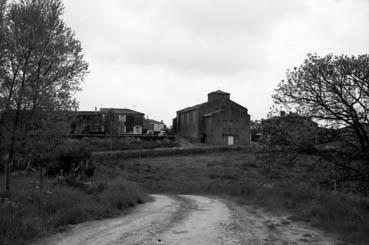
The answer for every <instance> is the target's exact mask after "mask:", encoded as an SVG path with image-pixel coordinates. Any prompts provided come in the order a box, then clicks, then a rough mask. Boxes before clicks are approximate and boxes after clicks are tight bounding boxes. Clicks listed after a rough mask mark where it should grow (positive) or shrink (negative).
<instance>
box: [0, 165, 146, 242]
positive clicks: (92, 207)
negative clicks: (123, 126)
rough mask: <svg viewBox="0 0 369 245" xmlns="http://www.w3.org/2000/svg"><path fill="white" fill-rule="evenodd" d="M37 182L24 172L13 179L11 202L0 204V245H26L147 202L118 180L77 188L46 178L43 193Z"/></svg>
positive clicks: (99, 179)
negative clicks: (73, 225) (36, 239)
mask: <svg viewBox="0 0 369 245" xmlns="http://www.w3.org/2000/svg"><path fill="white" fill-rule="evenodd" d="M38 178H39V176H38V174H35V173H26V172H18V173H17V174H16V175H14V176H12V182H11V183H12V193H11V196H10V198H1V200H0V213H1V219H0V244H29V242H30V241H31V240H33V239H35V238H37V237H40V236H45V235H48V234H50V233H53V232H56V231H60V229H64V228H65V227H66V226H67V225H72V224H77V223H81V222H84V221H87V220H92V219H101V218H106V217H112V216H114V215H118V214H121V213H122V212H124V211H125V210H127V209H129V208H130V207H133V206H135V205H136V204H139V203H143V202H146V201H148V200H149V196H148V195H147V194H146V193H145V192H143V191H142V189H141V188H140V187H139V186H138V185H137V184H135V183H133V182H129V181H126V180H124V179H122V178H121V177H118V176H117V177H116V178H114V179H107V178H106V179H104V178H103V177H102V176H99V177H95V178H92V179H89V180H88V181H86V182H84V183H80V184H78V185H76V186H72V185H70V184H67V183H65V182H62V181H60V180H58V179H57V178H50V177H48V178H45V180H44V187H43V190H42V191H40V187H39V180H38ZM0 181H1V182H3V181H4V177H3V176H0Z"/></svg>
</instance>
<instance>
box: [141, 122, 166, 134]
mask: <svg viewBox="0 0 369 245" xmlns="http://www.w3.org/2000/svg"><path fill="white" fill-rule="evenodd" d="M165 128H166V127H165V124H164V122H163V121H161V122H159V121H156V120H153V119H149V118H147V119H145V120H144V126H143V131H144V132H152V133H154V134H155V133H159V132H160V131H163V130H165Z"/></svg>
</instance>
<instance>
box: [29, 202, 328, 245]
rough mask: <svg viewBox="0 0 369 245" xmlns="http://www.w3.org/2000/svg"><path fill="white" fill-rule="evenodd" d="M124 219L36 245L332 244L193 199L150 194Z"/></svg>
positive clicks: (257, 215) (280, 222) (258, 213)
mask: <svg viewBox="0 0 369 245" xmlns="http://www.w3.org/2000/svg"><path fill="white" fill-rule="evenodd" d="M153 197H154V199H155V201H153V202H150V203H146V204H143V205H140V206H138V207H137V208H136V209H134V210H133V211H132V212H131V213H130V214H129V215H125V216H122V217H118V218H114V219H107V220H101V221H93V222H87V223H84V224H80V225H77V226H75V227H74V228H72V229H71V230H70V231H68V232H65V233H60V234H57V235H55V236H52V237H50V238H48V239H45V240H43V241H41V242H38V243H36V244H59V245H61V244H65V245H69V244H96V245H97V244H99V245H102V244H125V245H126V244H127V245H128V244H160V245H161V244H170V245H172V244H191V245H192V244H198V245H200V244H211V245H212V244H334V242H333V240H332V239H331V238H329V237H328V236H327V234H325V233H323V232H321V231H318V230H316V229H314V228H311V227H308V226H306V225H304V224H301V223H296V222H292V221H289V220H288V219H286V218H285V217H279V216H274V215H271V214H268V213H266V212H264V211H262V210H260V209H255V208H253V207H249V206H242V207H241V206H238V205H236V204H235V203H232V202H230V201H226V200H222V199H218V198H213V197H205V196H194V195H180V196H165V195H153Z"/></svg>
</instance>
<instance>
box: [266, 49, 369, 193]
mask: <svg viewBox="0 0 369 245" xmlns="http://www.w3.org/2000/svg"><path fill="white" fill-rule="evenodd" d="M273 99H274V101H275V103H276V104H277V105H281V106H283V107H285V108H286V109H288V110H290V111H293V112H298V113H299V114H301V115H303V116H307V117H312V118H315V119H317V120H320V122H321V123H322V124H324V125H326V126H329V127H333V128H337V130H339V131H340V132H341V137H342V138H343V139H342V140H341V141H342V142H348V143H350V148H351V149H348V150H347V151H346V152H345V154H343V156H344V158H340V157H339V158H336V157H337V156H338V155H339V154H337V153H338V152H335V151H333V152H332V153H331V154H327V153H328V152H324V154H321V156H322V157H323V158H327V159H328V160H329V161H331V162H333V163H335V164H336V165H337V166H338V167H337V171H339V173H337V174H338V175H340V176H341V177H340V179H341V180H342V181H356V182H357V183H358V184H359V186H358V187H359V188H360V189H364V192H363V193H369V179H368V176H369V132H368V130H369V127H368V125H369V55H367V54H366V55H359V56H347V55H341V56H333V55H327V56H325V57H319V56H318V55H311V54H309V55H308V57H307V59H306V60H305V61H304V63H303V64H302V65H301V66H300V67H298V68H296V67H295V68H294V69H293V70H288V71H287V79H286V80H282V81H281V82H280V84H279V85H278V87H277V89H276V93H275V94H274V96H273ZM340 150H342V149H340ZM340 150H339V151H340ZM357 158H361V161H359V162H357V161H353V160H354V159H357ZM342 160H344V161H342Z"/></svg>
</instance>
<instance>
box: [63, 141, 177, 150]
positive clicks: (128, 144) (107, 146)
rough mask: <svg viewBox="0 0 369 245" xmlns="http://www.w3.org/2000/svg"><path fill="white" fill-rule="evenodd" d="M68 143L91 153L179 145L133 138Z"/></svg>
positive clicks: (172, 142)
mask: <svg viewBox="0 0 369 245" xmlns="http://www.w3.org/2000/svg"><path fill="white" fill-rule="evenodd" d="M70 141H76V142H79V143H81V144H82V145H84V146H86V148H87V149H89V150H90V151H92V152H95V151H110V150H111V147H112V150H113V151H117V150H138V149H155V148H170V147H176V146H179V143H178V142H177V141H175V140H170V139H162V140H141V139H135V138H117V137H115V138H113V139H110V138H109V137H106V138H93V137H91V138H82V139H73V140H70Z"/></svg>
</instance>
